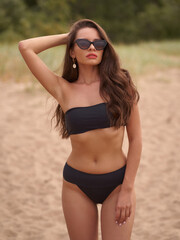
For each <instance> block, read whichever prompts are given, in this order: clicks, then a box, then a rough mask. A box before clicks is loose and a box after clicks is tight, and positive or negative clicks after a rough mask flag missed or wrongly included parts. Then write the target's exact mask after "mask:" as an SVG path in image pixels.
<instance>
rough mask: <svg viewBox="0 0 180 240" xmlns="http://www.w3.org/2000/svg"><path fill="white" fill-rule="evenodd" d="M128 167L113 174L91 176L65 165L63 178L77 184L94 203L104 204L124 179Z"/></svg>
mask: <svg viewBox="0 0 180 240" xmlns="http://www.w3.org/2000/svg"><path fill="white" fill-rule="evenodd" d="M125 170H126V165H124V166H123V167H122V168H120V169H118V170H115V171H113V172H109V173H104V174H91V173H86V172H82V171H79V170H77V169H75V168H72V167H71V166H70V165H68V164H67V162H66V164H65V165H64V169H63V178H64V179H65V180H66V181H68V182H71V183H73V184H76V185H77V186H78V187H79V188H80V189H81V190H82V191H83V192H84V193H85V194H86V195H87V196H88V197H89V198H90V199H91V200H92V201H93V202H94V203H101V204H102V203H103V202H104V200H105V199H106V198H107V197H108V195H109V194H110V193H111V192H112V191H113V190H114V189H115V188H116V187H117V186H118V185H120V184H122V182H123V179H124V174H125Z"/></svg>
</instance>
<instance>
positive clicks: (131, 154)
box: [122, 139, 142, 190]
mask: <svg viewBox="0 0 180 240" xmlns="http://www.w3.org/2000/svg"><path fill="white" fill-rule="evenodd" d="M141 152H142V141H141V139H139V140H137V139H135V140H132V141H131V142H130V143H129V150H128V154H127V164H126V172H125V176H124V180H123V184H122V189H125V190H132V188H133V186H134V182H135V177H136V173H137V170H138V167H139V162H140V158H141Z"/></svg>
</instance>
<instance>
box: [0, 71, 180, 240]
mask: <svg viewBox="0 0 180 240" xmlns="http://www.w3.org/2000/svg"><path fill="white" fill-rule="evenodd" d="M137 80H138V81H137V88H138V90H139V93H140V102H139V109H140V115H141V124H142V137H143V151H142V157H141V162H140V166H139V170H138V173H137V177H136V183H135V185H136V196H137V208H136V216H135V222H134V227H133V233H132V240H154V239H155V240H179V239H180V181H179V172H180V162H179V161H180V153H179V143H180V112H179V110H178V109H179V99H180V81H179V80H180V70H178V69H169V70H165V71H158V70H157V71H155V72H153V73H152V75H151V74H148V75H145V76H141V77H139V78H138V79H137ZM52 104H53V100H52V98H51V97H50V95H48V93H47V92H45V91H43V90H42V87H41V86H40V84H39V83H37V84H36V86H35V87H32V86H31V83H29V84H27V83H26V84H25V83H15V82H14V81H13V80H9V81H6V82H3V81H0V111H1V118H0V199H1V203H0V229H1V230H0V240H68V239H69V237H68V233H67V229H66V225H65V220H64V216H63V211H62V206H61V187H62V170H63V166H64V164H65V162H66V159H67V157H68V155H69V154H70V151H71V145H70V140H69V139H67V140H65V139H63V140H62V139H61V138H60V137H59V136H58V133H57V132H56V131H55V130H54V129H53V128H52V129H51V124H50V119H51V116H52V113H53V111H50V109H51V107H52ZM53 110H54V109H53ZM123 148H124V151H125V152H127V148H128V142H127V135H125V139H124V144H123ZM98 209H99V211H100V206H98ZM100 239H101V238H100V232H99V240H100Z"/></svg>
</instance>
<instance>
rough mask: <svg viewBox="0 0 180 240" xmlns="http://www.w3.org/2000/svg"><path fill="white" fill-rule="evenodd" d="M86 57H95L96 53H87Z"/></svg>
mask: <svg viewBox="0 0 180 240" xmlns="http://www.w3.org/2000/svg"><path fill="white" fill-rule="evenodd" d="M86 57H87V58H97V55H96V54H94V53H89V54H88V55H86Z"/></svg>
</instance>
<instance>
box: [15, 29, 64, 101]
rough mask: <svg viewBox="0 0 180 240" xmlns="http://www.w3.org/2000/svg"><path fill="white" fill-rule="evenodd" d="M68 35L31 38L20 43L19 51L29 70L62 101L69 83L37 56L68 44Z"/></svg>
mask: <svg viewBox="0 0 180 240" xmlns="http://www.w3.org/2000/svg"><path fill="white" fill-rule="evenodd" d="M67 38H68V33H64V34H57V35H49V36H42V37H35V38H29V39H26V40H22V41H20V42H19V45H18V47H19V51H20V53H21V55H22V57H23V58H24V61H25V62H26V64H27V66H28V68H29V69H30V71H31V72H32V74H33V75H34V76H35V77H36V78H37V80H38V81H39V82H40V83H41V84H42V86H43V87H44V88H45V89H46V90H47V91H48V92H49V93H50V94H51V95H52V96H53V97H54V98H56V99H62V89H63V87H64V86H65V85H66V84H67V81H66V80H65V79H63V78H61V77H59V76H58V75H56V74H55V73H54V72H53V71H51V70H50V69H49V68H48V67H47V65H46V64H45V63H44V62H43V61H42V60H41V58H40V57H39V56H38V55H37V54H38V53H40V52H42V51H44V50H46V49H48V48H52V47H55V46H59V45H63V44H66V43H67Z"/></svg>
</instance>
